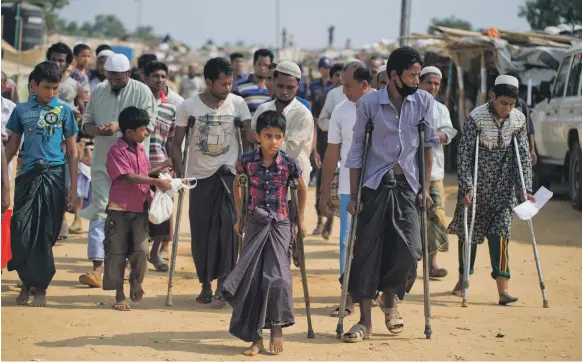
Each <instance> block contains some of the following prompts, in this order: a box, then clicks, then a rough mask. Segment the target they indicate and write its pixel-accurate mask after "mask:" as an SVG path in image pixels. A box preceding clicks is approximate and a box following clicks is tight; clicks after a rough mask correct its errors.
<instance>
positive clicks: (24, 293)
mask: <svg viewBox="0 0 582 362" xmlns="http://www.w3.org/2000/svg"><path fill="white" fill-rule="evenodd" d="M29 298H30V288H29V287H27V286H26V285H24V284H22V286H21V287H20V294H18V297H16V304H18V305H26V304H28V299H29Z"/></svg>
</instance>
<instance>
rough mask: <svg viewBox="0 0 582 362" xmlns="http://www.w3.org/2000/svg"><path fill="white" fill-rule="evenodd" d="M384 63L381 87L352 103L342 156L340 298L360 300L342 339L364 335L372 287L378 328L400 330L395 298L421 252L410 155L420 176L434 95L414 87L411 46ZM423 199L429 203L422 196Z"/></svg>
mask: <svg viewBox="0 0 582 362" xmlns="http://www.w3.org/2000/svg"><path fill="white" fill-rule="evenodd" d="M386 68H387V69H386V70H387V72H388V74H389V75H390V84H389V85H388V87H387V88H386V89H382V90H379V91H377V92H372V93H368V94H366V95H364V96H363V97H362V98H360V100H359V101H358V103H357V112H356V114H357V116H356V124H355V126H354V134H353V139H352V146H351V149H350V151H349V153H348V156H347V160H346V167H348V168H349V169H350V188H351V200H350V203H349V204H348V210H349V211H350V213H351V214H352V215H354V219H353V224H352V227H354V226H355V232H354V230H353V231H352V233H351V238H350V242H349V245H348V254H347V256H346V269H345V270H346V271H345V273H346V275H344V285H343V288H342V289H343V292H342V293H343V294H344V295H343V297H344V298H345V292H346V287H347V292H349V294H350V295H351V296H352V299H353V301H354V302H358V303H360V320H359V322H358V323H357V324H356V325H354V326H353V327H352V328H351V329H350V330H349V331H348V332H347V333H343V334H342V339H343V340H344V341H345V342H360V341H362V340H364V339H367V338H369V336H370V334H371V332H372V316H371V310H372V300H373V299H374V298H375V297H376V295H377V294H378V292H383V302H382V305H381V308H382V311H383V312H384V314H385V319H384V321H385V325H386V328H387V329H388V330H389V331H390V332H391V333H393V334H399V333H402V331H403V329H404V320H403V318H402V315H401V313H400V311H399V309H398V305H397V298H398V300H400V301H402V300H403V299H404V296H405V294H406V293H407V292H409V291H410V289H411V288H412V285H413V283H414V281H415V279H416V268H417V263H418V261H419V260H421V258H422V245H421V228H420V220H419V213H418V209H417V205H418V201H419V199H422V197H419V196H421V195H419V191H420V190H421V189H422V187H423V186H424V189H425V190H428V189H429V188H430V178H429V177H426V179H427V180H426V184H425V185H421V184H420V180H419V178H420V177H419V176H421V173H420V172H419V162H418V159H417V155H418V153H419V152H423V153H424V160H425V161H426V162H425V169H424V170H423V171H424V175H430V174H431V167H432V149H433V148H435V147H437V146H438V144H439V143H438V138H437V136H436V135H435V134H434V130H433V128H432V123H433V122H432V118H433V106H434V98H433V97H432V96H431V95H430V94H429V93H428V92H425V91H422V90H418V84H419V77H420V72H421V68H422V60H421V56H420V54H419V53H418V52H417V51H416V50H415V49H413V48H411V47H401V48H399V49H397V50H395V51H394V52H392V53H391V54H390V58H389V59H388V63H387V65H386ZM419 126H424V132H423V133H424V146H425V148H424V149H420V147H422V146H421V145H422V143H421V142H420V134H421V133H419ZM372 129H373V131H372ZM367 139H369V142H366V140H367ZM364 156H365V157H364ZM360 177H361V178H360ZM360 187H361V190H360ZM424 201H426V206H427V207H431V206H432V200H431V199H430V196H428V195H426V197H425V200H424ZM356 213H357V215H356ZM354 236H355V238H354ZM352 248H353V249H352ZM352 256H353V257H352ZM346 277H349V278H346ZM346 279H347V280H346ZM346 284H348V285H346ZM344 298H342V299H344ZM341 303H342V305H341V306H340V323H338V333H341V332H343V324H342V323H343V314H344V310H343V309H344V307H345V301H344V300H342V302H341Z"/></svg>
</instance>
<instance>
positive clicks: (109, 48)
mask: <svg viewBox="0 0 582 362" xmlns="http://www.w3.org/2000/svg"><path fill="white" fill-rule="evenodd" d="M102 50H111V46H110V45H107V44H101V45H99V46H98V47H97V49H95V55H96V56H97V55H99V53H101V51H102Z"/></svg>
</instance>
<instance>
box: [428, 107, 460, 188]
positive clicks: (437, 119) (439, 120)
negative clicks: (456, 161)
mask: <svg viewBox="0 0 582 362" xmlns="http://www.w3.org/2000/svg"><path fill="white" fill-rule="evenodd" d="M433 121H434V130H435V132H436V131H440V132H443V133H444V134H445V136H446V137H447V141H446V142H445V144H446V145H448V144H449V143H451V141H452V140H453V138H455V136H456V135H457V130H456V129H455V128H454V127H453V123H452V122H451V114H450V113H449V110H448V109H447V107H445V105H444V104H442V103H440V102H438V101H436V100H435V101H434V108H433ZM444 178H445V151H444V147H443V144H442V143H441V144H439V146H438V147H437V148H436V149H434V150H433V153H432V172H431V175H430V180H431V181H437V180H442V179H444Z"/></svg>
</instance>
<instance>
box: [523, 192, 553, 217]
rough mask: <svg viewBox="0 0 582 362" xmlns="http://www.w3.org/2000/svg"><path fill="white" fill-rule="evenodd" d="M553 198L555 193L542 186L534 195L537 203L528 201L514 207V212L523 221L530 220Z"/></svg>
mask: <svg viewBox="0 0 582 362" xmlns="http://www.w3.org/2000/svg"><path fill="white" fill-rule="evenodd" d="M552 196H554V193H553V192H552V191H550V190H548V189H547V188H545V187H543V186H542V187H541V188H540V189H539V190H538V192H536V193H535V195H534V199H535V202H532V201H531V200H527V201H526V202H523V203H521V204H519V205H517V206H516V207H514V208H513V211H515V213H516V214H517V217H519V218H520V219H521V220H529V219H531V218H532V217H534V216H535V215H536V214H537V213H538V212H539V211H540V210H541V209H542V207H544V205H545V204H546V203H547V202H548V201H549V200H550V199H551V198H552Z"/></svg>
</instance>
